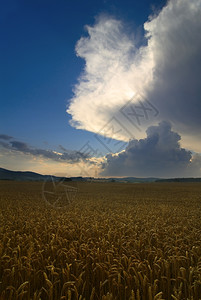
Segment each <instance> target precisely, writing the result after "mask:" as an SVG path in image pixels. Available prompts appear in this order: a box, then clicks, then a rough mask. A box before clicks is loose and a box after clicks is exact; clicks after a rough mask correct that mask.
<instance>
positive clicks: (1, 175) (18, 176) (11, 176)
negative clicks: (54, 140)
mask: <svg viewBox="0 0 201 300" xmlns="http://www.w3.org/2000/svg"><path fill="white" fill-rule="evenodd" d="M52 178H53V179H54V180H55V181H59V180H65V181H69V180H70V181H71V180H72V181H92V182H93V181H94V182H125V183H143V182H201V178H168V179H159V178H155V177H148V178H138V177H121V178H115V177H110V178H93V177H81V176H79V177H70V178H67V177H59V176H51V175H41V174H38V173H35V172H23V171H10V170H6V169H3V168H0V180H16V181H44V180H51V179H52Z"/></svg>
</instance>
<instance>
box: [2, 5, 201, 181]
mask: <svg viewBox="0 0 201 300" xmlns="http://www.w3.org/2000/svg"><path fill="white" fill-rule="evenodd" d="M178 2H180V1H179V0H178ZM193 2H194V3H195V5H196V4H199V1H195V0H194V1H193ZM165 3H166V2H165V1H162V0H161V1H148V0H147V1H131V0H130V1H129V0H124V1H123V0H119V1H114V0H113V1H112V0H104V1H80V0H79V1H78V0H77V1H28V2H27V1H6V2H4V3H3V2H1V4H0V5H1V9H0V11H1V12H0V23H1V26H0V36H1V45H0V53H1V54H0V65H1V69H0V104H1V109H0V134H2V135H7V136H11V137H12V139H13V140H15V141H19V142H21V143H24V144H26V145H29V146H28V147H31V148H32V150H33V149H40V150H41V149H43V150H45V151H56V152H59V153H60V152H61V148H59V145H62V147H64V148H65V149H67V151H78V152H79V151H80V149H81V148H82V147H83V146H84V145H85V144H86V142H87V141H90V143H91V145H93V147H94V149H99V151H100V152H101V155H102V156H104V155H106V154H107V153H108V152H118V151H120V148H119V149H116V148H115V147H114V146H111V147H110V151H109V150H108V149H106V148H105V147H104V145H103V144H101V143H100V142H99V140H98V139H97V138H96V137H95V136H94V135H95V134H96V132H97V131H99V128H100V129H101V128H102V126H103V124H105V123H107V120H110V118H111V117H112V116H115V115H116V110H115V109H114V111H111V110H110V111H109V110H107V108H104V107H105V106H104V105H103V114H104V115H106V116H107V117H105V119H101V114H100V117H99V112H100V109H99V110H98V111H97V110H93V109H92V110H90V109H89V108H88V102H87V101H85V99H84V98H82V99H81V98H79V95H78V90H79V91H81V96H82V95H86V89H88V87H87V88H86V87H85V86H83V79H81V80H80V81H81V83H80V81H79V78H81V77H80V76H81V74H85V75H86V77H87V80H88V82H91V83H93V82H94V77H93V76H94V74H92V73H91V71H90V72H88V73H87V70H86V65H90V62H91V61H92V58H93V57H95V56H94V53H95V50H93V51H91V50H89V47H88V46H86V44H87V43H88V42H89V41H87V40H85V42H84V43H85V44H84V45H83V44H81V43H80V46H79V47H77V49H76V45H78V41H79V40H80V39H81V37H84V38H85V39H87V37H89V35H90V33H89V30H88V29H87V28H86V27H85V26H86V25H89V26H90V27H91V29H93V30H94V31H93V34H92V35H91V44H90V47H93V45H94V44H93V40H94V39H95V37H97V36H98V35H97V33H98V32H99V29H100V28H102V27H101V26H102V25H103V24H106V22H108V24H109V26H110V25H111V24H113V25H114V28H115V26H117V27H118V25H117V23H115V22H121V25H120V27H121V26H123V29H121V28H120V29H119V30H120V31H119V32H118V35H117V38H120V40H121V38H122V37H123V36H124V35H125V37H126V41H127V40H128V41H131V42H132V41H133V36H134V39H135V47H136V48H140V47H143V45H147V39H146V38H145V36H144V29H143V26H144V23H145V22H147V20H148V17H149V16H150V15H153V14H155V15H158V14H159V11H160V9H162V8H163V7H164V5H165ZM172 11H173V10H172ZM167 14H168V12H167ZM169 15H170V13H169ZM161 18H162V17H161ZM112 20H113V21H114V22H113V21H112ZM159 21H160V20H158V22H159ZM112 22H113V23H112ZM161 22H162V21H161ZM189 22H190V21H189ZM122 24H123V25H122ZM151 24H154V23H153V22H152V23H151ZM150 27H151V26H149V29H148V30H150V32H152V31H154V30H155V29H153V28H150ZM104 30H105V28H104ZM178 30H179V29H178ZM107 34H108V32H107ZM109 34H111V36H113V35H114V32H109ZM122 34H123V35H122ZM160 34H161V33H160ZM102 36H104V35H102ZM102 36H101V38H102ZM195 38H196V37H195ZM111 39H112V38H111ZM111 39H110V40H111ZM166 40H167V38H166ZM126 43H127V42H126ZM87 45H89V43H88V44H87ZM125 45H127V44H125ZM84 47H85V48H84ZM87 47H88V48H87ZM131 48H132V47H131ZM197 48H198V49H199V45H197ZM76 51H77V55H76ZM83 51H85V52H83ZM90 51H91V52H90ZM109 51H111V49H109ZM129 51H130V50H129ZM133 51H135V50H133V49H131V52H133ZM186 52H187V50H186ZM83 53H84V54H83ZM86 53H87V55H86ZM111 53H112V52H111ZM100 55H102V54H100ZM126 55H127V54H126ZM129 55H130V54H129ZM190 55H191V53H190V52H189V56H190ZM99 58H100V56H99ZM93 59H94V58H93ZM101 59H103V58H102V57H101ZM197 59H200V57H199V58H197ZM185 61H187V59H186V60H185ZM129 62H130V61H129ZM178 64H179V66H180V62H179V63H178ZM192 64H193V62H192ZM98 67H99V66H98ZM120 67H121V66H120ZM106 68H107V66H106ZM178 68H179V67H178ZM178 68H177V69H178ZM180 69H181V68H180ZM180 69H179V70H180ZM166 70H167V68H166ZM166 70H165V71H166ZM162 71H163V70H162ZM95 72H96V70H95ZM198 72H199V71H198ZM120 73H121V72H120ZM104 74H105V70H104ZM127 74H128V72H127ZM165 74H169V73H165ZM92 75H93V76H92ZM101 76H102V75H101ZM104 76H105V75H104ZM129 76H130V75H129ZM143 76H144V75H143ZM104 78H105V77H104ZM104 78H102V79H101V80H102V81H103V80H105V79H104ZM129 78H130V77H129ZM129 78H128V80H130V79H129ZM76 84H77V87H78V88H77V90H76V87H75V85H76ZM190 86H194V85H193V83H192V84H191V85H190ZM113 88H115V87H113ZM190 90H191V89H190V87H189V89H188V91H190ZM195 90H196V88H195ZM188 91H187V93H188ZM196 91H197V93H198V94H199V93H200V90H199V89H198V90H196ZM106 92H107V93H108V91H106ZM172 93H174V94H175V95H176V94H177V91H176V90H173V91H172ZM189 93H190V92H189ZM158 94H159V96H158ZM105 95H106V97H105V99H107V95H108V94H105ZM156 95H157V96H156ZM189 95H191V94H189ZM88 96H90V95H87V97H88ZM131 96H133V95H132V92H131V94H130V96H129V97H131ZM162 96H163V94H162ZM162 96H161V94H160V91H157V93H155V91H154V92H152V93H150V97H149V99H148V100H150V101H151V102H149V103H152V105H153V106H154V107H156V109H157V110H158V111H159V112H160V114H161V118H159V119H156V120H154V121H155V123H150V124H148V123H146V124H144V127H143V126H142V130H141V131H142V135H140V134H137V136H136V134H134V135H133V136H134V138H137V139H139V138H146V130H147V128H148V127H149V126H151V125H156V123H157V121H158V122H159V121H163V120H167V121H170V122H171V124H172V126H173V129H172V130H175V131H176V132H178V133H179V135H181V136H182V134H183V131H182V128H183V127H182V118H181V120H180V119H179V116H178V115H175V116H174V118H173V117H172V119H171V120H170V117H169V115H168V113H166V112H168V111H169V110H171V109H170V107H165V109H164V111H165V112H163V109H161V107H160V105H159V102H157V101H155V99H157V98H159V97H160V98H161V97H162ZM83 97H84V96H83ZM94 99H95V98H94ZM129 99H130V98H128V99H127V100H129ZM152 99H154V100H152ZM75 100H76V101H77V102H76V101H75ZM79 101H80V102H79ZM97 101H98V98H97ZM100 101H101V100H100ZM154 101H155V102H154ZM75 102H76V103H77V104H76V105H74V104H73V103H75ZM94 102H96V100H94ZM108 103H109V100H108ZM125 103H126V102H125ZM147 103H148V102H147ZM121 104H122V102H121ZM121 104H120V103H119V105H120V107H121V106H122V105H121ZM147 105H149V104H147ZM199 105H200V104H199ZM111 106H112V101H111ZM82 107H85V109H86V110H83V115H82V116H81V115H80V113H81V112H80V110H82ZM171 107H172V106H171ZM199 107H200V106H199ZM69 108H70V110H71V111H70V114H68V113H67V112H66V109H69ZM149 108H150V107H149ZM176 110H177V108H176ZM96 113H97V124H95V123H96V121H94V120H92V118H88V117H89V115H90V116H93V115H94V116H96ZM185 113H186V111H184V112H182V116H184V117H185ZM193 114H194V111H193V112H192V117H190V119H192V120H195V121H192V122H189V126H188V128H186V129H185V133H187V135H186V137H185V134H184V144H183V145H184V147H185V148H186V149H187V151H188V150H193V151H195V152H196V153H197V152H198V153H199V152H201V150H200V147H199V142H198V136H199V132H200V131H199V129H200V123H198V122H199V121H198V122H197V123H196V118H197V116H196V114H195V115H193ZM152 117H153V116H152ZM71 119H73V121H74V123H79V125H75V124H74V125H72V123H71V125H70V124H69V121H70V120H71ZM84 119H85V121H84ZM88 119H89V122H88V121H86V120H88ZM175 120H176V121H175ZM99 121H100V122H99ZM177 121H178V122H177ZM86 122H88V123H87V124H85V123H86ZM90 122H91V123H92V125H93V123H94V124H95V127H94V129H91V128H92V127H90V126H91V123H90ZM193 122H194V123H195V124H193ZM121 123H122V122H121ZM177 123H178V124H177ZM193 126H194V127H193ZM195 127H196V128H197V132H198V134H197V135H196V136H195V138H194V139H193V137H192V135H191V133H192V131H193V130H194V128H195ZM79 128H82V129H79ZM90 131H91V132H90ZM108 138H111V136H108ZM116 139H117V140H121V141H123V142H127V140H126V137H124V136H121V137H116ZM4 140H5V139H4ZM7 141H8V140H7ZM192 141H193V144H192ZM2 145H3V144H2ZM16 145H17V144H16ZM122 145H123V144H122ZM190 145H191V147H190ZM192 145H195V146H194V147H192ZM10 146H11V145H10ZM10 146H9V145H7V146H5V144H4V146H2V148H1V156H0V164H1V166H2V167H5V168H9V169H14V170H15V169H18V170H19V169H20V166H21V169H22V170H33V171H37V172H41V173H55V169H56V168H57V169H58V170H57V172H61V173H65V168H66V167H65V165H62V167H61V164H60V162H57V161H56V162H54V164H53V166H52V161H51V159H50V160H47V161H45V162H44V161H43V162H42V160H43V159H44V156H43V155H41V156H40V154H37V155H35V154H34V153H35V152H34V153H33V151H32V152H30V151H28V150H26V151H25V150H23V149H22V148H14V147H11V148H10ZM125 148H126V144H125V146H124V148H123V149H125ZM123 149H121V150H123ZM117 150H118V151H117ZM39 152H40V151H39ZM99 156H100V155H99ZM45 158H47V157H45ZM37 159H40V163H39V162H37ZM106 160H107V159H106ZM33 161H35V162H34V163H33ZM43 163H44V165H43ZM56 164H57V167H56ZM71 166H72V163H71ZM54 168H55V169H54ZM110 170H111V168H110ZM76 172H77V173H76ZM75 173H76V174H77V175H79V174H78V173H79V171H75ZM106 173H107V172H106V171H104V174H105V175H106V176H107V174H106ZM131 173H132V172H129V175H131ZM145 173H146V172H145ZM159 173H160V172H159ZM157 174H158V173H157ZM110 175H112V171H111V172H110ZM114 175H115V174H114ZM119 175H120V176H121V174H119ZM122 175H126V174H122ZM135 175H137V174H136V173H135V172H134V171H133V176H135ZM140 175H141V176H143V174H142V173H141V172H140ZM153 175H154V174H153ZM159 175H160V174H159ZM162 175H163V174H162Z"/></svg>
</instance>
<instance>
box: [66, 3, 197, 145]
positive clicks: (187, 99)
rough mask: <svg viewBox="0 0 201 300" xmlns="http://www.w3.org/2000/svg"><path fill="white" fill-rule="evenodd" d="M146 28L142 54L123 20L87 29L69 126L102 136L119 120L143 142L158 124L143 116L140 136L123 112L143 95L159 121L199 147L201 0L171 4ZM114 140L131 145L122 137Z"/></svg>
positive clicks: (103, 20)
mask: <svg viewBox="0 0 201 300" xmlns="http://www.w3.org/2000/svg"><path fill="white" fill-rule="evenodd" d="M144 27H145V30H146V31H147V33H146V35H147V38H148V44H147V46H143V47H141V48H139V49H137V48H136V46H135V40H134V38H133V36H131V35H129V34H127V33H126V26H124V24H123V23H122V22H121V21H119V20H115V19H114V18H109V17H100V18H99V19H98V20H97V22H96V23H95V25H94V26H87V27H86V29H87V31H88V36H87V37H82V38H81V39H80V40H79V41H78V43H77V45H76V52H77V55H78V56H80V57H82V58H83V59H84V60H85V63H86V64H85V69H84V71H83V74H82V75H81V76H80V78H79V82H78V84H77V85H76V86H75V88H74V97H73V98H72V99H71V103H70V106H69V108H68V110H67V111H68V113H69V114H71V115H72V122H71V124H72V125H73V126H75V127H76V128H79V129H85V130H88V131H92V132H98V131H100V129H101V128H102V127H104V125H105V124H106V123H107V122H108V121H109V120H110V118H111V117H113V116H117V117H118V120H119V121H120V122H121V123H122V124H124V125H125V126H126V127H127V128H128V129H129V130H130V131H132V130H133V135H134V136H135V137H136V138H139V137H143V136H144V135H145V130H146V128H147V127H148V126H149V125H151V124H153V123H156V121H157V120H156V119H155V118H154V117H153V116H152V117H150V118H149V120H148V121H146V122H145V117H142V118H141V124H140V129H141V131H139V130H136V128H133V126H132V124H130V123H129V122H127V119H126V118H125V117H124V116H123V115H122V114H121V113H119V110H120V108H121V107H122V106H123V105H125V104H126V103H127V101H128V100H129V99H130V98H131V97H132V96H133V95H135V93H139V92H140V93H142V94H143V95H145V97H146V98H147V99H148V100H149V101H150V102H151V103H152V104H154V106H155V107H156V108H157V109H158V110H159V112H160V114H159V117H160V119H161V120H163V119H166V120H169V121H171V122H173V124H174V128H175V129H176V130H177V131H178V132H179V133H181V134H182V138H183V137H184V138H183V143H184V146H185V145H187V144H189V142H188V141H189V137H190V138H191V141H192V140H193V142H196V139H199V138H201V118H200V112H201V85H200V78H201V69H200V65H201V39H200V32H201V0H191V1H189V0H171V1H169V2H168V5H167V6H166V7H164V8H163V10H162V11H161V12H160V13H159V15H158V16H156V17H155V18H152V19H150V20H149V21H148V22H147V23H145V25H144ZM134 101H135V100H134ZM129 124H130V125H129ZM107 135H108V136H109V137H111V134H110V133H109V132H108V133H107ZM192 135H193V137H192ZM112 137H113V138H114V136H112ZM115 137H116V138H117V139H121V140H128V136H126V135H124V134H123V133H121V134H120V135H116V136H115ZM200 147H201V146H200ZM198 148H199V146H198V145H197V148H196V150H197V151H199V149H198ZM192 150H193V149H192ZM200 150H201V149H200Z"/></svg>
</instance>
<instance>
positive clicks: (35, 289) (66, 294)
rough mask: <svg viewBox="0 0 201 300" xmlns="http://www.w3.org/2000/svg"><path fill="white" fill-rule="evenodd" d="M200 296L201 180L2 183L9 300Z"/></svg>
mask: <svg viewBox="0 0 201 300" xmlns="http://www.w3.org/2000/svg"><path fill="white" fill-rule="evenodd" d="M11 299H21V300H28V299H32V300H39V299H41V300H43V299H44V300H46V299H48V300H57V299H60V300H64V299H75V300H76V299H79V300H84V299H85V300H97V299H102V300H106V299H108V300H109V299H111V300H112V299H116V300H118V299H120V300H127V299H128V300H132V299H137V300H141V299H142V300H156V299H165V300H168V299H173V300H174V299H175V300H176V299H189V300H192V299H194V300H199V299H201V184H200V183H188V184H187V183H149V184H148V183H147V184H126V183H84V182H83V183H82V182H80V183H78V192H77V194H76V197H75V199H74V200H73V201H72V203H71V204H69V205H67V206H66V207H63V208H60V209H57V208H54V207H52V206H50V205H47V204H46V203H45V201H44V199H43V197H42V183H41V182H12V181H0V300H11Z"/></svg>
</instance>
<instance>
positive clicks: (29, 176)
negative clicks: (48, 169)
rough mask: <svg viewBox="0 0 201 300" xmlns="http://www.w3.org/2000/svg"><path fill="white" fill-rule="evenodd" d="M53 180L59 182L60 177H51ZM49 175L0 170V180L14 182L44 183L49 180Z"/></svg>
mask: <svg viewBox="0 0 201 300" xmlns="http://www.w3.org/2000/svg"><path fill="white" fill-rule="evenodd" d="M52 177H53V178H54V179H56V180H57V179H58V180H60V179H61V177H56V176H52ZM50 178H51V176H49V175H41V174H38V173H34V172H22V171H10V170H6V169H3V168H0V180H16V181H44V180H47V179H50Z"/></svg>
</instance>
